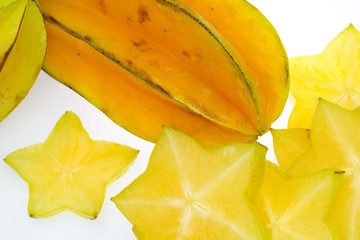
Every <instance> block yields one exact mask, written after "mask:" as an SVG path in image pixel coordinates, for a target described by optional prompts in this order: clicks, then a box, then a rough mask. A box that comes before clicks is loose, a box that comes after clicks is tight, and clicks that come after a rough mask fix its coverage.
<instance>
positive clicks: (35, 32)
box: [0, 0, 46, 121]
mask: <svg viewBox="0 0 360 240" xmlns="http://www.w3.org/2000/svg"><path fill="white" fill-rule="evenodd" d="M19 2H20V3H21V0H17V1H14V2H13V3H11V4H10V5H9V6H8V7H10V6H12V5H14V4H18V3H19ZM22 2H23V1H22ZM25 3H26V2H25ZM24 11H25V12H24V14H23V16H22V20H21V24H20V26H19V29H18V30H17V33H16V38H15V39H14V40H15V41H14V42H13V44H12V45H11V47H10V48H9V49H8V50H7V51H6V52H5V56H4V55H3V56H1V55H0V121H2V120H3V119H4V118H5V117H6V116H7V115H8V114H9V113H10V112H11V111H12V110H13V109H14V108H15V107H16V106H17V105H18V104H19V103H20V102H21V101H22V99H23V98H24V97H25V96H26V94H27V93H28V91H29V90H30V88H31V87H32V85H33V84H34V82H35V80H36V78H37V75H38V74H39V71H40V69H41V67H42V63H43V61H44V57H45V50H46V31H45V26H44V22H43V18H42V15H41V12H40V10H39V8H38V6H37V4H36V3H35V2H34V1H27V5H26V8H25V10H24ZM0 25H1V23H0ZM0 29H1V27H0ZM12 30H14V29H12ZM2 34H6V33H2ZM0 51H2V50H0ZM0 53H1V52H0ZM19 66H21V67H19Z"/></svg>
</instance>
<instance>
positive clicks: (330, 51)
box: [289, 24, 360, 128]
mask: <svg viewBox="0 0 360 240" xmlns="http://www.w3.org/2000/svg"><path fill="white" fill-rule="evenodd" d="M289 67H290V80H291V87H290V92H291V94H292V95H293V96H294V97H295V99H296V104H295V107H294V109H293V111H292V113H291V116H290V119H289V128H310V123H311V117H312V115H313V112H314V109H315V102H316V99H318V98H320V97H321V98H324V99H326V100H327V101H331V102H334V103H337V104H339V105H340V106H342V107H344V108H346V109H349V110H352V109H354V108H355V107H357V106H359V105H360V71H359V69H360V33H359V31H358V30H357V29H356V28H355V27H354V26H353V25H352V24H350V25H349V26H348V27H347V28H346V29H345V30H344V31H343V32H341V33H340V34H339V35H338V36H337V37H336V38H335V39H334V40H332V41H331V42H330V44H329V45H328V46H327V47H326V48H325V50H324V51H323V52H322V53H321V54H319V55H311V56H301V57H295V58H291V59H290V60H289Z"/></svg>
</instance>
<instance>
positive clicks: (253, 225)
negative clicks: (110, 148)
mask: <svg viewBox="0 0 360 240" xmlns="http://www.w3.org/2000/svg"><path fill="white" fill-rule="evenodd" d="M265 153H266V148H265V147H263V146H261V145H260V144H258V143H251V144H244V143H242V144H231V145H225V146H220V147H216V148H203V147H202V146H200V145H199V144H198V143H197V142H195V140H193V139H192V138H190V137H189V136H187V135H185V134H183V133H180V132H178V131H176V130H174V129H171V128H169V127H164V129H163V133H162V135H161V137H160V138H159V140H158V142H157V143H156V146H155V148H154V151H153V153H152V155H151V157H150V160H149V165H148V168H147V169H146V171H145V172H144V174H142V175H141V176H140V177H139V178H137V179H136V180H135V181H134V182H133V183H132V184H130V185H129V186H128V187H127V188H125V189H124V190H123V191H122V192H120V193H119V194H118V195H117V196H116V197H114V198H113V201H114V202H115V204H116V205H117V207H118V208H119V210H120V211H121V212H122V213H123V214H124V215H125V216H126V217H127V218H128V220H129V221H130V222H131V223H132V224H133V225H134V232H135V234H136V236H137V237H139V239H156V240H158V239H161V240H166V239H179V240H180V239H198V240H202V239H204V240H205V239H206V240H209V239H227V240H231V239H237V240H238V239H267V237H266V231H265V227H264V225H263V223H262V221H261V216H260V215H259V213H258V211H257V210H256V207H255V205H254V195H255V193H256V192H257V190H258V188H259V186H260V183H261V181H262V175H263V170H264V166H265V164H264V161H265Z"/></svg>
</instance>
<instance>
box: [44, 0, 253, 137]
mask: <svg viewBox="0 0 360 240" xmlns="http://www.w3.org/2000/svg"><path fill="white" fill-rule="evenodd" d="M158 1H162V0H158ZM43 17H44V20H45V21H46V22H48V23H49V24H52V25H54V26H55V27H58V28H60V29H61V30H63V31H64V32H67V33H68V34H70V35H71V36H73V37H74V38H77V39H79V40H81V41H84V42H86V43H87V44H88V45H90V46H91V47H92V48H93V49H94V50H96V51H97V52H99V53H100V54H102V55H103V56H104V57H106V58H108V59H109V60H110V61H112V62H114V63H115V64H117V65H118V66H120V67H122V68H123V69H125V70H126V71H128V72H130V73H131V74H133V75H134V76H136V77H137V78H139V79H141V80H142V81H144V82H145V83H146V84H148V85H149V86H150V87H151V88H153V89H155V90H157V91H159V92H161V93H162V94H164V95H166V96H168V97H169V98H170V99H172V100H173V101H175V102H176V103H177V104H179V105H181V106H182V107H184V108H185V109H186V110H187V111H189V112H191V113H192V114H194V115H198V116H202V117H204V118H206V119H207V120H209V121H211V122H212V123H214V124H216V125H218V126H220V127H223V128H226V129H229V130H231V131H234V132H237V133H240V134H244V135H248V134H246V133H243V132H240V131H239V130H236V129H233V128H231V127H229V126H226V125H222V124H220V123H218V122H214V121H213V120H212V119H211V118H209V117H207V116H204V115H203V114H201V113H197V112H194V111H193V110H191V108H189V107H188V106H186V105H185V104H184V103H182V102H180V101H178V100H177V99H175V98H174V97H172V96H171V94H170V93H168V92H167V91H166V90H165V89H163V88H162V87H161V86H159V85H157V84H155V83H153V82H152V81H151V80H150V79H149V78H147V75H146V73H141V72H137V71H135V70H133V69H130V68H128V67H126V65H124V64H123V63H122V62H121V61H120V60H118V59H116V58H115V57H114V56H112V55H111V54H109V53H107V52H106V51H104V50H103V49H101V48H98V47H97V46H96V45H94V44H91V40H92V39H91V38H90V37H89V36H86V35H79V34H78V33H77V32H75V31H74V30H72V29H70V28H68V27H66V26H65V25H64V24H62V23H60V22H59V21H58V20H57V19H55V18H54V17H52V16H48V15H45V14H44V13H43ZM218 41H220V40H218ZM224 49H225V47H224ZM44 70H45V69H44ZM45 72H47V73H48V74H49V75H50V76H52V77H54V75H53V74H51V73H49V71H46V70H45ZM54 78H56V77H54ZM76 92H77V91H76ZM251 95H252V93H251ZM252 99H253V95H252ZM255 105H256V108H258V104H255ZM258 134H260V132H258ZM256 137H257V136H256V135H254V138H256Z"/></svg>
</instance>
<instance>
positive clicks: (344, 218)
mask: <svg viewBox="0 0 360 240" xmlns="http://www.w3.org/2000/svg"><path fill="white" fill-rule="evenodd" d="M359 142H360V115H359V114H358V113H357V112H356V111H350V110H346V109H344V108H342V107H340V106H339V105H336V104H333V103H330V102H327V101H325V100H322V99H320V100H319V102H318V104H317V107H316V110H315V114H314V117H313V122H312V126H311V129H310V148H309V149H308V150H307V151H306V152H305V153H304V154H302V155H301V156H300V157H299V158H298V159H296V160H295V162H294V163H293V164H292V165H291V167H290V168H289V169H288V171H287V172H288V173H289V174H291V175H303V174H307V173H312V172H314V171H317V170H320V169H325V168H336V169H342V170H344V171H345V176H344V183H343V186H342V187H341V189H340V192H339V196H338V198H337V199H336V201H335V204H334V210H333V214H332V220H333V222H334V224H335V226H336V227H337V228H338V230H339V231H340V234H341V237H342V238H343V239H349V240H355V239H359V238H360V204H359V196H360V188H359V186H360V178H359V166H360V161H359V159H360V148H359Z"/></svg>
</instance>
